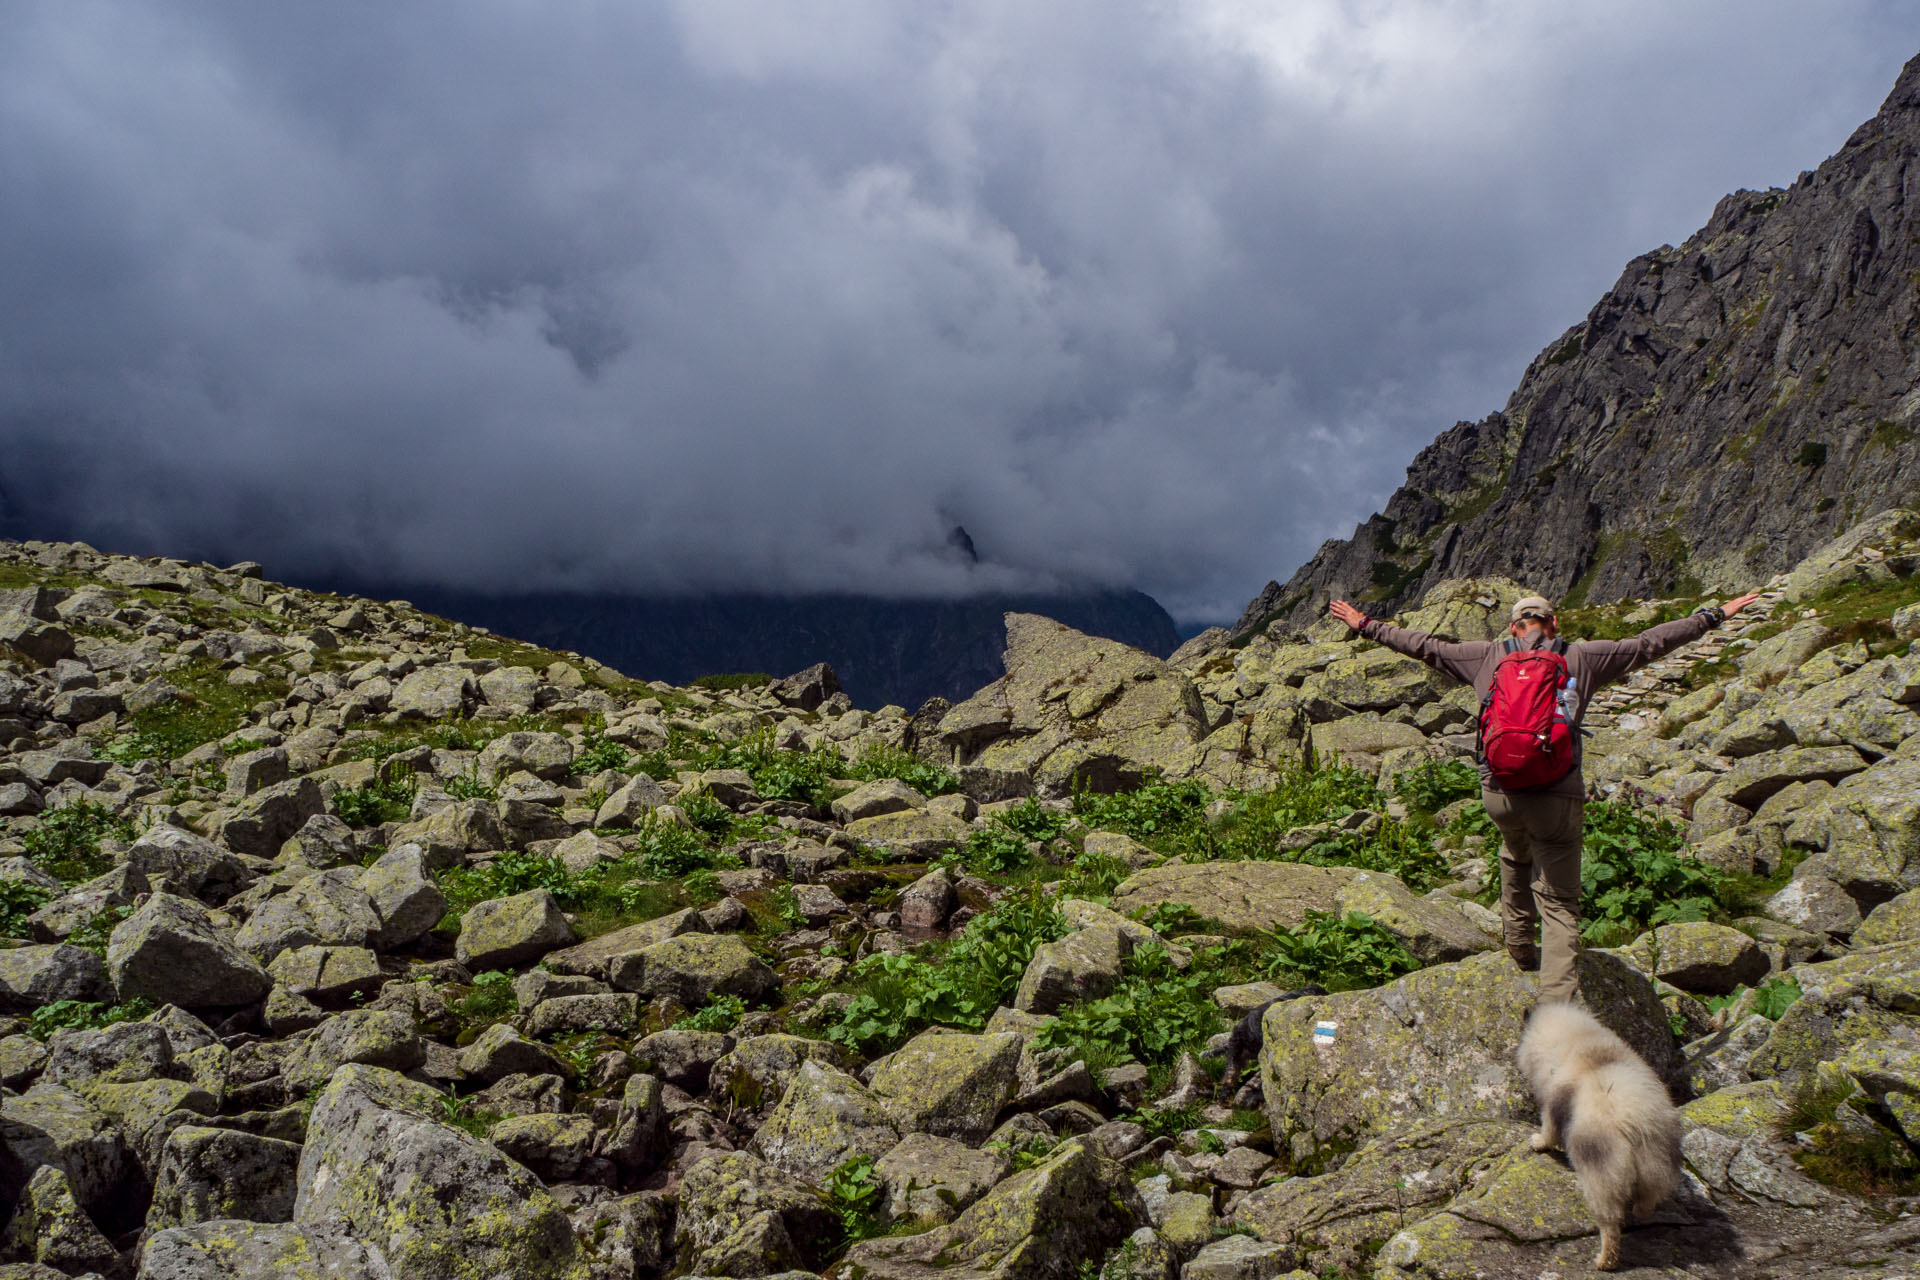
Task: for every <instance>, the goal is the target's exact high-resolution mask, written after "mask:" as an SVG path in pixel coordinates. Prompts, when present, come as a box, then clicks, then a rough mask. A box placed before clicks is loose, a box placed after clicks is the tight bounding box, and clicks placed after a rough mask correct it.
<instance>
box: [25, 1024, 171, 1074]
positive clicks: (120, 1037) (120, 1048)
mask: <svg viewBox="0 0 1920 1280" xmlns="http://www.w3.org/2000/svg"><path fill="white" fill-rule="evenodd" d="M173 1074H174V1072H173V1041H172V1039H171V1038H169V1037H168V1035H167V1032H166V1028H164V1027H161V1026H159V1025H157V1024H155V1023H152V1022H120V1023H115V1024H114V1025H113V1026H110V1027H84V1028H83V1027H68V1028H65V1029H63V1030H60V1031H56V1032H55V1033H54V1034H53V1035H52V1037H50V1038H49V1039H48V1041H47V1073H46V1080H47V1082H48V1083H49V1084H64V1085H66V1086H68V1087H69V1088H73V1089H85V1088H86V1087H87V1086H89V1085H92V1084H96V1083H100V1082H103V1081H119V1082H126V1081H133V1080H151V1079H154V1078H155V1077H159V1076H170V1075H173Z"/></svg>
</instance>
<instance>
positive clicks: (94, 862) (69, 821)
mask: <svg viewBox="0 0 1920 1280" xmlns="http://www.w3.org/2000/svg"><path fill="white" fill-rule="evenodd" d="M108 838H112V839H116V840H131V839H133V823H132V822H130V821H128V820H127V819H125V818H123V817H120V816H119V815H118V814H116V813H114V812H113V811H112V810H110V809H108V808H107V807H106V806H104V805H101V804H98V803H95V802H94V801H92V800H76V801H74V802H73V803H71V804H68V805H65V806H63V807H61V808H58V809H49V810H48V811H47V812H45V813H43V814H41V815H40V825H39V826H37V827H35V828H34V829H33V830H31V831H29V832H27V833H26V834H25V835H24V836H22V837H21V838H20V843H21V844H22V845H24V846H25V847H26V850H27V857H29V858H31V859H32V860H33V861H34V862H35V863H37V864H38V865H39V867H40V869H41V870H43V871H45V872H46V873H47V874H48V875H50V876H53V877H54V878H55V879H56V880H60V881H62V882H63V883H67V884H72V883H75V882H77V881H81V880H91V879H92V878H93V877H94V876H97V875H101V874H104V873H105V872H107V871H109V870H111V869H112V864H111V860H110V859H108V858H106V857H104V856H102V854H101V852H100V842H101V841H102V840H104V839H108Z"/></svg>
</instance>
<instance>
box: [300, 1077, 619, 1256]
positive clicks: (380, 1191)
mask: <svg viewBox="0 0 1920 1280" xmlns="http://www.w3.org/2000/svg"><path fill="white" fill-rule="evenodd" d="M439 1101H440V1100H439V1098H438V1096H437V1095H435V1094H434V1093H433V1091H432V1090H430V1089H427V1088H425V1087H424V1086H421V1085H416V1084H414V1083H412V1082H411V1081H408V1080H406V1079H404V1078H403V1077H401V1076H398V1075H395V1074H394V1073H393V1072H391V1071H386V1070H382V1069H381V1068H378V1067H367V1066H358V1065H354V1066H346V1067H342V1068H341V1069H340V1070H339V1071H337V1072H335V1073H334V1076H333V1078H332V1080H330V1081H329V1082H328V1083H327V1086H326V1088H324V1089H323V1090H322V1091H321V1093H320V1096H319V1099H318V1100H317V1101H316V1102H315V1104H314V1108H313V1116H312V1119H311V1120H310V1121H309V1123H308V1127H307V1142H306V1145H305V1147H304V1148H303V1149H302V1151H301V1155H300V1177H299V1193H298V1196H297V1197H296V1199H295V1201H294V1210H293V1215H294V1222H295V1223H296V1224H298V1225H300V1226H302V1227H318V1226H326V1225H328V1224H336V1223H337V1224H340V1225H343V1226H345V1227H346V1229H347V1230H348V1231H349V1232H351V1233H352V1234H353V1235H354V1236H355V1237H356V1238H358V1239H360V1240H363V1241H365V1242H366V1243H367V1244H368V1245H369V1246H370V1247H372V1248H374V1249H377V1250H379V1251H380V1253H382V1254H384V1255H385V1257H386V1260H387V1264H388V1265H389V1266H390V1267H391V1268H392V1271H393V1276H394V1280H466V1277H469V1276H473V1275H481V1276H490V1275H510V1276H514V1277H516V1280H520V1278H522V1277H524V1280H584V1277H585V1275H586V1268H585V1264H584V1262H583V1260H582V1259H581V1257H580V1255H579V1250H578V1246H577V1244H576V1242H575V1239H574V1235H573V1230H572V1227H571V1226H570V1224H569V1223H568V1221H567V1218H566V1215H565V1214H564V1213H562V1212H561V1210H560V1206H559V1205H558V1204H556V1203H555V1202H554V1200H553V1198H552V1197H551V1196H549V1195H548V1194H547V1192H546V1189H545V1188H544V1187H542V1186H541V1185H540V1181H539V1179H538V1178H536V1177H534V1175H533V1174H532V1173H530V1172H528V1171H527V1169H526V1168H525V1167H524V1166H522V1165H520V1164H517V1163H515V1162H514V1161H512V1160H509V1159H508V1158H507V1157H506V1156H504V1155H502V1154H501V1153H500V1152H499V1151H498V1150H496V1149H495V1148H494V1147H493V1146H492V1145H491V1144H489V1143H486V1142H484V1141H482V1140H481V1139H479V1138H475V1137H473V1136H472V1135H471V1134H468V1133H464V1132H462V1131H461V1130H459V1129H456V1128H454V1127H452V1126H451V1125H447V1124H443V1123H441V1122H440V1121H438V1120H436V1119H435V1118H434V1117H435V1116H436V1115H437V1114H438V1113H439Z"/></svg>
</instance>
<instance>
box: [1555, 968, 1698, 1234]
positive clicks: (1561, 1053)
mask: <svg viewBox="0 0 1920 1280" xmlns="http://www.w3.org/2000/svg"><path fill="white" fill-rule="evenodd" d="M1519 1062H1520V1071H1521V1073H1522V1074H1523V1075H1525V1076H1526V1077H1527V1081H1528V1083H1529V1084H1531V1085H1532V1086H1533V1096H1534V1098H1535V1099H1536V1100H1538V1101H1539V1103H1540V1132H1538V1133H1536V1134H1534V1135H1533V1137H1532V1139H1531V1140H1530V1141H1531V1143H1532V1146H1533V1149H1534V1150H1535V1151H1545V1150H1546V1149H1547V1148H1549V1147H1553V1146H1563V1147H1564V1148H1565V1149H1566V1152H1567V1159H1568V1160H1570V1161H1572V1163H1573V1172H1574V1178H1575V1180H1576V1182H1577V1183H1578V1184H1579V1187H1580V1194H1581V1195H1582V1196H1583V1197H1585V1199H1586V1202H1587V1207H1588V1208H1589V1209H1591V1210H1593V1216H1594V1218H1595V1219H1596V1220H1597V1221H1598V1222H1599V1224H1600V1252H1599V1254H1598V1255H1597V1256H1596V1257H1595V1258H1594V1260H1593V1265H1594V1266H1596V1267H1598V1268H1600V1269H1601V1270H1603V1271H1611V1270H1612V1269H1613V1268H1615V1267H1617V1266H1619V1265H1620V1228H1621V1227H1622V1225H1624V1224H1625V1222H1626V1218H1627V1210H1628V1208H1629V1207H1631V1208H1632V1210H1633V1212H1634V1213H1635V1215H1637V1216H1640V1217H1645V1216H1646V1215H1647V1214H1649V1213H1651V1212H1652V1211H1653V1208H1654V1206H1655V1205H1657V1204H1659V1203H1660V1201H1661V1200H1663V1199H1664V1198H1665V1197H1666V1195H1667V1193H1668V1192H1670V1191H1672V1190H1673V1188H1674V1186H1675V1185H1676V1184H1677V1183H1678V1182H1679V1181H1680V1113H1679V1112H1678V1111H1676V1110H1675V1109H1674V1106H1673V1103H1672V1101H1671V1100H1670V1099H1669V1098H1668V1097H1667V1090H1666V1087H1665V1086H1664V1085H1662V1084H1661V1083H1660V1078H1659V1077H1658V1076H1656V1075H1654V1074H1653V1068H1651V1067H1649V1066H1648V1065H1647V1064H1646V1063H1645V1062H1644V1061H1643V1060H1642V1059H1641V1057H1640V1055H1639V1054H1637V1053H1635V1052H1634V1051H1633V1049H1632V1048H1631V1047H1629V1046H1628V1044H1627V1042H1626V1041H1624V1040H1622V1039H1621V1038H1620V1037H1619V1036H1617V1035H1615V1034H1613V1032H1611V1031H1609V1030H1607V1029H1606V1028H1605V1027H1603V1026H1601V1025H1600V1024H1599V1022H1597V1021H1596V1020H1595V1019H1594V1017H1593V1015H1592V1014H1590V1013H1588V1012H1587V1011H1586V1010H1584V1009H1580V1008H1576V1007H1575V1006H1573V1005H1570V1004H1544V1005H1541V1006H1539V1007H1538V1008H1536V1009H1534V1011H1533V1012H1532V1013H1530V1014H1529V1015H1527V1028H1526V1032H1525V1034H1524V1035H1522V1036H1521V1038H1520V1054H1519Z"/></svg>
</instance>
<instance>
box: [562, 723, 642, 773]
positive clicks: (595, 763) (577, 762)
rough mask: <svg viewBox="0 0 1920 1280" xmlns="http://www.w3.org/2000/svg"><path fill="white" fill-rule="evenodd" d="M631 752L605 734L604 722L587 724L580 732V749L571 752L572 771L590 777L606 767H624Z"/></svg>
mask: <svg viewBox="0 0 1920 1280" xmlns="http://www.w3.org/2000/svg"><path fill="white" fill-rule="evenodd" d="M632 757H633V753H632V752H630V751H628V750H627V749H626V748H625V747H623V746H621V745H620V744H619V743H617V742H614V741H612V740H610V739H609V738H608V737H607V735H606V730H605V725H604V723H603V724H601V725H589V726H588V727H587V729H586V730H585V732H583V733H582V734H581V740H580V749H579V750H578V751H576V752H574V753H573V772H574V773H575V774H576V775H578V776H579V777H582V778H586V777H591V776H592V775H594V774H596V773H605V772H606V771H607V770H608V769H623V770H624V769H625V768H627V762H628V761H629V760H631V759H632Z"/></svg>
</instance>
